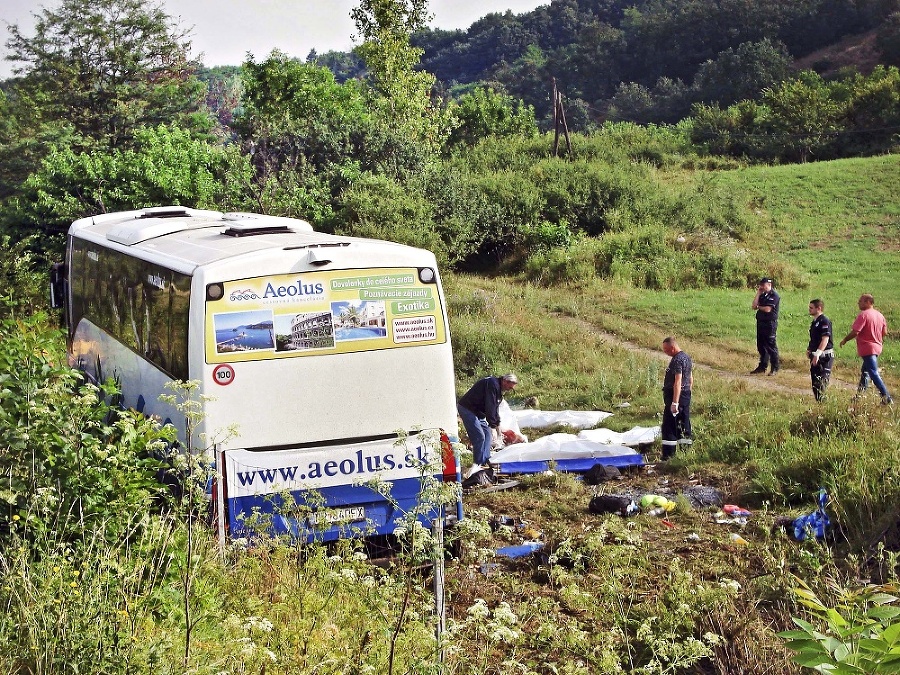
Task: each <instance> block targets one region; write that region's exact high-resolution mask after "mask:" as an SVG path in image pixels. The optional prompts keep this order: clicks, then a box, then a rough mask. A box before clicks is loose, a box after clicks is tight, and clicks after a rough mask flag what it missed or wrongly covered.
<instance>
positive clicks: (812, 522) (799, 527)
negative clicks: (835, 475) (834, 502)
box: [794, 488, 831, 541]
mask: <svg viewBox="0 0 900 675" xmlns="http://www.w3.org/2000/svg"><path fill="white" fill-rule="evenodd" d="M827 504H828V493H827V492H826V491H825V488H821V489H820V490H819V507H818V508H817V509H816V510H815V511H813V512H812V513H810V514H808V515H805V516H800V517H799V518H797V519H796V520H794V538H795V539H796V540H797V541H803V540H804V539H806V537H807V536H808V535H809V534H810V533H812V534H813V536H815V538H816V539H822V538H824V537H825V533H826V531H827V530H828V528H829V527H831V520H830V519H829V518H828V514H827V513H825V506H826V505H827Z"/></svg>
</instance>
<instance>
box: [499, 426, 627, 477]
mask: <svg viewBox="0 0 900 675" xmlns="http://www.w3.org/2000/svg"><path fill="white" fill-rule="evenodd" d="M626 433H627V432H626ZM550 462H553V464H554V465H555V467H556V468H557V469H558V470H560V471H572V472H582V471H587V470H588V469H590V468H591V467H592V466H594V465H595V464H606V465H608V466H615V467H620V468H621V467H628V466H643V465H644V458H643V457H642V456H641V454H640V453H639V452H637V451H636V450H634V449H632V448H629V447H626V446H624V445H609V444H606V443H598V442H597V441H593V440H588V439H586V438H579V437H578V436H576V435H574V434H550V435H549V436H544V437H543V438H539V439H538V440H536V441H534V442H531V443H517V444H515V445H510V446H507V447H505V448H503V449H502V450H495V451H494V452H492V453H491V464H496V465H499V469H500V471H502V472H504V473H540V472H542V471H546V470H547V469H548V468H549V467H550Z"/></svg>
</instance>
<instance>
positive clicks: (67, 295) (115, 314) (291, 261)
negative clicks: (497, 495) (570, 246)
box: [52, 207, 461, 540]
mask: <svg viewBox="0 0 900 675" xmlns="http://www.w3.org/2000/svg"><path fill="white" fill-rule="evenodd" d="M52 287H53V293H52V294H53V297H54V298H55V299H56V301H57V304H59V305H62V306H64V308H65V314H66V321H67V325H68V340H69V358H70V363H71V365H72V366H73V367H77V368H79V369H81V370H82V371H84V373H85V374H86V376H87V377H88V378H90V379H92V380H94V381H103V380H105V379H106V378H109V377H112V378H115V379H116V381H117V382H118V384H119V386H120V388H121V392H122V399H123V401H122V402H123V405H124V406H126V407H129V408H134V409H136V410H139V411H141V412H143V413H144V414H147V415H155V416H157V417H159V418H160V419H161V420H163V421H166V422H171V423H172V424H174V425H175V426H176V427H177V428H178V429H179V432H180V434H181V439H182V442H184V440H185V439H184V433H185V423H184V419H183V418H184V416H183V414H182V413H179V411H178V410H177V409H176V408H174V407H172V406H171V405H169V404H167V403H165V402H163V401H161V400H160V398H159V397H160V395H162V394H170V393H171V391H170V389H169V388H167V384H168V383H170V382H173V381H176V380H185V381H186V380H195V381H197V382H198V383H199V389H198V391H197V396H198V398H199V399H200V400H201V401H202V415H201V418H202V419H201V420H200V422H199V424H198V426H197V429H196V434H195V435H194V438H193V445H194V447H204V451H205V452H206V453H207V455H208V459H209V461H210V462H211V463H212V464H213V465H214V466H215V467H216V475H217V476H218V477H219V480H218V482H217V484H216V486H215V493H216V494H214V495H213V496H214V497H215V498H216V500H217V502H218V503H219V504H220V506H221V507H223V508H221V513H222V522H221V523H220V524H221V526H222V527H223V528H224V527H226V526H227V527H229V528H230V532H231V534H232V535H233V536H241V535H243V534H245V520H246V518H247V517H248V516H249V515H251V514H261V515H262V516H263V518H264V520H267V521H268V522H269V524H270V527H271V530H272V531H273V532H274V533H276V534H291V535H293V536H296V537H300V538H304V539H313V538H316V539H321V540H330V539H335V538H338V537H340V536H343V535H345V534H347V533H348V532H349V531H352V532H353V533H358V534H366V535H372V534H390V533H391V532H393V531H394V529H395V527H396V526H397V524H398V522H399V519H400V518H401V517H402V516H403V514H404V513H409V512H412V511H413V510H414V509H416V508H420V507H421V504H420V500H421V498H422V496H421V492H422V489H423V485H427V484H428V483H429V481H431V480H433V479H434V478H436V479H437V480H439V481H458V479H459V467H458V461H457V459H456V458H455V456H454V453H453V449H452V441H454V440H457V439H456V433H457V431H456V430H457V420H456V409H455V389H454V372H453V358H452V352H451V345H450V334H449V328H448V322H447V311H446V303H445V299H444V294H443V292H442V289H441V282H440V277H439V275H438V271H437V265H436V261H435V258H434V255H433V254H432V253H430V252H428V251H425V250H421V249H416V248H412V247H408V246H403V245H399V244H394V243H390V242H384V241H376V240H368V239H359V238H352V237H340V236H333V235H327V234H323V233H318V232H315V231H313V229H312V227H311V226H310V225H309V224H308V223H306V222H304V221H301V220H297V219H290V218H278V217H272V216H263V215H258V214H248V213H219V212H215V211H201V210H195V209H186V208H182V207H160V208H154V209H145V210H138V211H129V212H121V213H110V214H104V215H100V216H95V217H90V218H84V219H81V220H78V221H76V222H74V223H73V224H72V226H71V227H70V229H69V233H68V240H67V248H66V261H65V263H64V266H62V267H60V268H58V269H56V270H55V275H54V280H53V283H52ZM229 428H233V429H235V430H236V434H234V435H233V436H229V435H228V434H225V433H223V432H224V430H226V429H229ZM435 515H436V514H435V513H430V514H423V515H422V516H421V517H420V519H421V520H423V521H425V520H428V519H430V518H432V517H434V516H435ZM450 515H451V518H452V517H453V515H454V514H450ZM457 515H461V511H460V509H459V505H458V503H457Z"/></svg>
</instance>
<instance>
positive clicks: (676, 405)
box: [669, 403, 678, 415]
mask: <svg viewBox="0 0 900 675" xmlns="http://www.w3.org/2000/svg"><path fill="white" fill-rule="evenodd" d="M669 410H671V411H672V414H673V415H677V414H678V404H677V403H673V404H672V405H670V406H669Z"/></svg>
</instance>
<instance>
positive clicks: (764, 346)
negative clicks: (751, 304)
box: [756, 321, 781, 370]
mask: <svg viewBox="0 0 900 675" xmlns="http://www.w3.org/2000/svg"><path fill="white" fill-rule="evenodd" d="M777 332H778V323H777V322H775V321H757V322H756V351H758V352H759V367H760V368H762V369H763V370H765V369H766V368H767V367H768V366H769V365H770V364H771V366H772V370H778V369H779V368H780V367H781V361H780V360H779V358H778V345H777V344H776V343H775V333H777Z"/></svg>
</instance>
